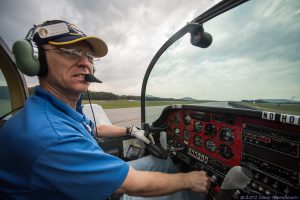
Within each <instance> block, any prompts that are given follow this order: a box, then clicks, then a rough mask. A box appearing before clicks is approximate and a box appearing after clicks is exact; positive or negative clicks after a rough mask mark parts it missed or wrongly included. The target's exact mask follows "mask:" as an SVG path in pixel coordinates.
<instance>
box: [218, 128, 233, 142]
mask: <svg viewBox="0 0 300 200" xmlns="http://www.w3.org/2000/svg"><path fill="white" fill-rule="evenodd" d="M233 139H234V134H233V130H232V129H230V128H221V129H220V140H222V141H224V142H228V143H229V144H232V143H233Z"/></svg>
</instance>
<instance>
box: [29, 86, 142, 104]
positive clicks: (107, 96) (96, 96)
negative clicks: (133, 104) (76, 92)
mask: <svg viewBox="0 0 300 200" xmlns="http://www.w3.org/2000/svg"><path fill="white" fill-rule="evenodd" d="M28 90H29V95H31V94H33V93H34V87H29V88H28ZM89 96H90V99H91V100H137V101H139V100H140V99H141V97H140V96H134V95H117V94H114V93H111V92H93V91H90V92H89ZM83 99H84V100H87V99H88V94H87V92H85V93H84V94H83Z"/></svg>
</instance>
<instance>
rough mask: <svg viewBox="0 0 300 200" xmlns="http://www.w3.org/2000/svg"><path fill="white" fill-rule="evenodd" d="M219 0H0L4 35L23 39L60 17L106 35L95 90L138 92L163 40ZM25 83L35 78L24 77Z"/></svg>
mask: <svg viewBox="0 0 300 200" xmlns="http://www.w3.org/2000/svg"><path fill="white" fill-rule="evenodd" d="M217 2H218V1H217V0H201V1H198V0H189V1H182V0H160V1H157V0H144V1H141V0H72V1H71V0H45V1H40V0H26V1H21V0H0V5H1V6H0V26H1V29H0V36H1V37H2V39H4V41H5V42H6V44H7V45H8V46H9V47H11V46H12V44H13V43H14V42H15V41H17V40H19V39H23V38H24V37H25V36H26V34H27V32H28V30H29V29H30V28H31V27H32V26H33V24H36V25H37V24H41V23H42V22H44V21H46V20H52V19H62V20H66V21H68V22H71V23H74V24H75V25H77V26H78V27H79V28H80V29H81V30H82V31H83V32H84V33H86V34H87V35H93V36H97V37H100V38H101V39H103V40H104V41H105V42H106V43H107V45H108V49H109V51H108V54H107V56H105V57H103V58H102V59H101V60H100V62H99V63H97V66H96V73H95V75H96V76H97V77H98V78H99V79H100V80H102V81H103V84H91V86H90V89H91V90H97V91H105V92H113V93H115V94H119V95H140V91H141V85H142V80H143V77H144V74H145V72H146V69H147V67H148V65H149V63H150V61H151V59H152V57H153V56H154V55H155V53H156V51H157V50H158V49H159V48H160V46H161V45H162V44H163V43H164V42H165V41H166V40H167V39H168V38H169V37H170V36H171V35H172V34H174V33H175V32H176V31H177V30H179V29H180V28H181V27H182V26H184V25H185V24H186V23H187V22H189V21H191V20H192V19H194V18H195V17H196V16H198V15H199V14H201V13H202V12H204V11H205V10H207V9H208V8H210V7H211V6H213V5H214V4H216V3H217ZM26 80H27V85H28V86H32V85H35V84H37V83H38V82H37V79H36V78H30V77H26Z"/></svg>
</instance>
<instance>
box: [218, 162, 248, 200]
mask: <svg viewBox="0 0 300 200" xmlns="http://www.w3.org/2000/svg"><path fill="white" fill-rule="evenodd" d="M252 176H253V175H252V173H251V171H249V170H248V169H246V168H242V167H241V166H235V167H232V168H231V169H230V170H229V172H228V173H227V174H226V176H225V178H224V180H223V183H222V185H221V191H220V192H219V194H218V195H217V196H216V200H230V199H232V195H233V194H234V193H235V191H236V190H241V189H244V188H245V187H246V186H247V184H248V183H249V181H250V180H251V178H252Z"/></svg>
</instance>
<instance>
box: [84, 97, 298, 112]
mask: <svg viewBox="0 0 300 200" xmlns="http://www.w3.org/2000/svg"><path fill="white" fill-rule="evenodd" d="M92 102H93V103H96V104H99V105H101V106H102V107H103V109H114V108H131V107H140V106H141V103H140V101H128V100H115V101H113V100H109V101H104V100H93V101H92ZM83 103H84V104H87V103H88V101H87V100H85V101H83ZM194 103H199V102H194V101H184V102H182V101H147V102H146V106H163V105H172V104H194ZM241 104H243V105H246V106H250V107H252V108H255V109H258V110H264V111H270V112H277V113H285V114H294V115H300V104H272V103H256V104H253V103H244V102H243V103H241Z"/></svg>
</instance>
